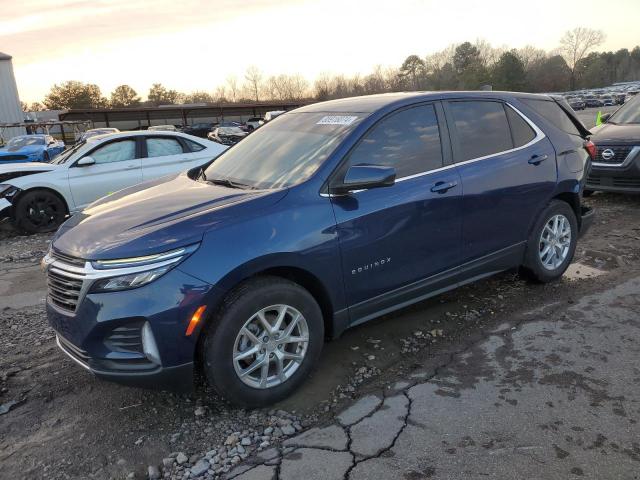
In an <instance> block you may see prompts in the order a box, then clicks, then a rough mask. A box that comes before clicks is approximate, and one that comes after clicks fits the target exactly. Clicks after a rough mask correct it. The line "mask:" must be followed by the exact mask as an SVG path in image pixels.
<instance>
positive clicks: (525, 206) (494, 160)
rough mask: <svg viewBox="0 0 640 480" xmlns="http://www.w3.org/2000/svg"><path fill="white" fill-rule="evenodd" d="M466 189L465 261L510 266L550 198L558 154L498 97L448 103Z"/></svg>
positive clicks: (535, 130)
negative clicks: (535, 219)
mask: <svg viewBox="0 0 640 480" xmlns="http://www.w3.org/2000/svg"><path fill="white" fill-rule="evenodd" d="M445 110H446V113H447V121H448V123H449V126H450V130H451V135H452V146H453V152H454V158H455V161H456V165H457V166H458V169H459V172H460V176H461V178H462V186H463V190H464V196H463V201H462V203H463V211H464V221H463V225H462V261H463V262H464V263H467V262H471V261H476V262H475V264H470V265H469V266H468V267H469V268H473V267H475V266H477V265H479V266H480V270H483V265H484V264H488V265H489V266H488V268H489V270H491V269H494V268H495V269H500V268H508V267H511V266H513V263H514V261H518V258H519V257H520V256H521V255H522V252H523V251H524V242H525V241H526V239H527V237H528V230H529V226H530V225H531V222H532V220H533V218H534V217H535V215H537V213H538V212H539V211H540V208H541V207H542V206H544V205H546V203H547V202H548V201H549V199H550V197H551V195H552V193H553V191H554V188H555V185H556V180H557V171H556V156H555V150H554V148H553V146H552V144H551V142H550V141H549V140H548V139H547V138H546V137H545V135H544V133H543V132H542V131H541V130H540V129H539V128H538V127H537V126H535V125H534V124H533V122H531V121H530V120H528V119H527V118H525V117H524V115H523V114H521V113H520V112H519V111H517V110H516V109H515V108H513V107H512V106H510V105H508V104H506V103H504V102H501V101H494V100H484V99H482V100H473V99H472V100H460V101H458V100H455V101H453V100H452V101H449V102H447V103H446V104H445Z"/></svg>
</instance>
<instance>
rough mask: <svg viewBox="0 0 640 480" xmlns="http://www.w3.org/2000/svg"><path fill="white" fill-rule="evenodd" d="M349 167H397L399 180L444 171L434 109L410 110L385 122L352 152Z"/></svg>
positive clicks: (389, 117) (415, 108)
mask: <svg viewBox="0 0 640 480" xmlns="http://www.w3.org/2000/svg"><path fill="white" fill-rule="evenodd" d="M348 164H349V166H351V165H383V166H388V167H393V168H394V169H395V170H396V177H397V178H402V177H407V176H409V175H414V174H416V173H422V172H426V171H429V170H434V169H436V168H440V167H442V147H441V144H440V133H439V130H438V118H437V117H436V112H435V110H434V108H433V105H420V106H417V107H411V108H407V109H406V110H402V111H400V112H398V113H394V114H392V115H390V116H388V117H386V118H384V119H383V120H381V121H380V122H379V123H378V124H377V125H376V126H375V127H373V129H372V130H371V131H369V132H368V133H367V134H366V135H365V136H364V138H363V139H362V140H361V141H360V143H359V144H358V146H356V148H355V149H354V150H353V152H351V154H350V155H349V161H348Z"/></svg>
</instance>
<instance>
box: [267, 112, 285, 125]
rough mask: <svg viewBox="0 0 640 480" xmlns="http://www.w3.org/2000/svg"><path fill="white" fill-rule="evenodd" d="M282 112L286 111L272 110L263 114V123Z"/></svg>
mask: <svg viewBox="0 0 640 480" xmlns="http://www.w3.org/2000/svg"><path fill="white" fill-rule="evenodd" d="M283 113H286V112H285V111H284V110H273V111H271V112H267V113H265V114H264V123H267V122H270V121H271V120H273V119H274V118H276V117H279V116H280V115H282V114H283Z"/></svg>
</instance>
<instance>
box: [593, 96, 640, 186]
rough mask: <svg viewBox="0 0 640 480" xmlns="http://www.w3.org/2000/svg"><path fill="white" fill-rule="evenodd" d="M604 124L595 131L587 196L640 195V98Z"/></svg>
mask: <svg viewBox="0 0 640 480" xmlns="http://www.w3.org/2000/svg"><path fill="white" fill-rule="evenodd" d="M602 120H603V122H604V123H602V124H601V125H599V126H597V127H594V128H592V129H591V132H592V134H593V135H592V136H591V141H593V143H595V145H596V156H595V160H594V161H593V164H592V168H591V172H590V173H589V178H588V179H587V186H586V187H585V193H586V194H587V195H590V194H591V193H592V192H594V191H598V190H600V191H606V192H620V193H640V96H636V97H634V98H633V99H632V100H630V101H628V102H627V103H625V104H624V105H623V106H621V107H620V108H619V109H618V110H616V111H615V112H614V113H612V114H604V115H602Z"/></svg>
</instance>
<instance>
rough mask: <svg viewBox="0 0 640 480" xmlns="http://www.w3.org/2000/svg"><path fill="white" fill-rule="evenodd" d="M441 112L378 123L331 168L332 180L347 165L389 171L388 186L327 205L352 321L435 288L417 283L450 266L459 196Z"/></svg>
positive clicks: (425, 109) (420, 109) (427, 110)
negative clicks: (389, 168) (333, 220)
mask: <svg viewBox="0 0 640 480" xmlns="http://www.w3.org/2000/svg"><path fill="white" fill-rule="evenodd" d="M441 108H442V107H441V106H440V104H439V103H438V104H424V105H418V106H412V107H409V108H405V109H403V110H400V111H398V112H394V113H392V114H390V115H388V116H386V117H385V118H383V119H382V120H380V121H379V122H378V124H376V125H375V126H374V127H373V128H372V129H370V130H369V131H368V132H367V133H366V134H365V135H364V136H363V137H362V139H361V140H360V142H359V143H358V144H357V145H356V146H355V147H354V149H353V150H352V151H351V152H350V153H349V155H348V157H347V159H346V163H345V164H344V165H342V166H341V168H340V169H339V173H338V174H337V176H338V177H340V176H342V177H343V176H344V174H345V173H346V170H347V169H348V167H349V166H352V165H362V164H367V165H386V166H392V167H394V168H395V170H396V183H395V185H393V186H391V187H385V188H375V189H370V190H364V191H359V192H353V193H351V194H349V195H344V196H333V197H332V199H331V201H332V204H333V208H334V212H335V216H336V221H337V228H338V237H339V240H340V248H341V255H342V263H343V271H344V272H345V280H344V281H345V286H346V290H347V294H348V298H349V303H350V304H351V318H352V321H362V320H364V319H366V318H367V317H368V316H372V315H376V314H379V312H380V311H382V310H384V309H385V308H389V307H391V306H393V305H398V304H401V303H402V302H403V301H406V300H409V299H412V298H415V297H418V296H420V294H421V293H425V292H427V291H429V290H430V289H435V288H436V287H435V286H434V285H431V284H429V281H425V279H428V278H429V277H434V276H436V275H437V274H438V273H441V272H444V271H446V270H448V269H451V268H453V267H455V266H457V263H458V261H459V258H460V229H461V225H462V221H461V211H462V208H461V206H462V205H461V203H462V196H461V195H462V189H461V186H460V178H459V176H458V173H457V170H456V168H455V166H452V165H451V164H450V146H449V143H448V135H447V133H446V131H445V132H443V131H442V128H441V127H443V126H444V115H443V113H442V110H441ZM437 109H438V110H439V111H440V115H437V111H438V110H437ZM439 117H440V118H441V122H439ZM445 129H446V127H445ZM452 275H453V274H452ZM449 281H452V278H449Z"/></svg>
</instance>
